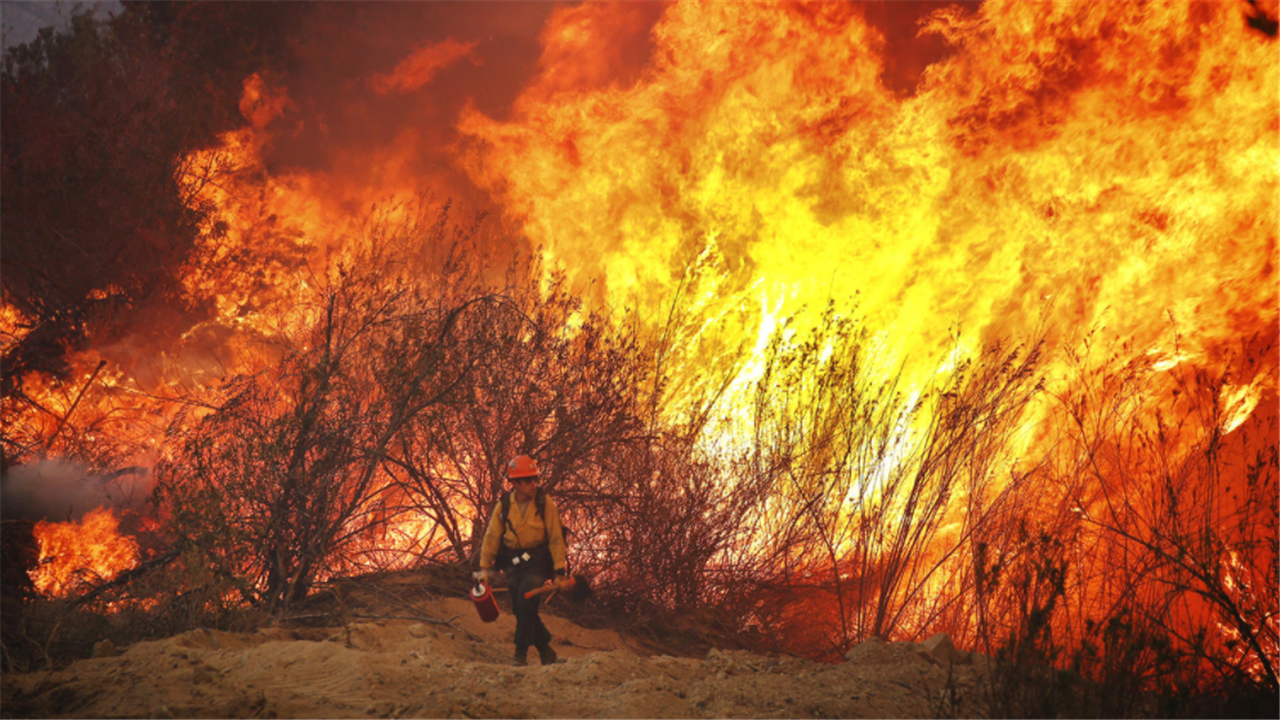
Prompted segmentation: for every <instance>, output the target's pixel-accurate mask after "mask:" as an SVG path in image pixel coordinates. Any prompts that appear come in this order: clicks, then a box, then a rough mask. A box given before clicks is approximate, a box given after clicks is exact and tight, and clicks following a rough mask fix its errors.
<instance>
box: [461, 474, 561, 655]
mask: <svg viewBox="0 0 1280 720" xmlns="http://www.w3.org/2000/svg"><path fill="white" fill-rule="evenodd" d="M507 480H508V481H510V483H511V486H512V491H511V492H509V493H507V494H505V495H503V497H502V499H501V500H500V501H499V502H498V503H497V504H496V505H495V506H494V508H493V515H492V516H491V517H490V518H489V527H488V529H487V530H486V531H485V534H484V541H483V543H482V544H481V546H480V572H479V573H478V575H480V576H481V577H483V578H486V579H487V578H489V577H491V576H492V575H493V573H494V572H495V571H502V572H504V573H505V574H506V578H507V589H508V590H509V594H510V595H511V612H512V614H513V615H515V616H516V635H515V642H516V656H515V664H516V665H527V664H529V661H528V657H529V647H530V646H533V647H536V648H538V658H539V659H540V660H541V661H542V664H543V665H550V664H552V663H554V662H555V661H556V651H555V650H553V649H551V633H550V632H548V631H547V627H546V625H543V624H542V618H540V617H538V605H539V604H540V603H541V602H542V598H541V596H534V597H532V598H526V597H525V593H527V592H530V591H532V590H534V589H537V588H539V587H541V586H543V585H544V584H547V583H549V582H552V579H553V577H554V579H555V580H556V581H560V580H563V579H564V576H565V572H566V562H565V545H564V531H563V530H562V528H561V527H560V516H559V514H558V513H557V512H556V504H555V501H553V500H552V499H551V498H550V497H548V496H547V494H546V491H545V490H543V489H542V488H540V487H539V486H538V465H537V463H535V462H534V461H533V459H532V458H530V457H529V456H528V455H517V456H516V457H515V458H514V459H512V460H511V462H510V463H508V464H507Z"/></svg>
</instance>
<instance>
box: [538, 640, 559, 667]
mask: <svg viewBox="0 0 1280 720" xmlns="http://www.w3.org/2000/svg"><path fill="white" fill-rule="evenodd" d="M538 658H539V659H541V660H542V664H543V665H555V664H556V651H555V650H552V649H551V646H550V645H543V646H542V647H540V648H538Z"/></svg>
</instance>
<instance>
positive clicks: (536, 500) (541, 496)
mask: <svg viewBox="0 0 1280 720" xmlns="http://www.w3.org/2000/svg"><path fill="white" fill-rule="evenodd" d="M514 492H515V491H514V490H508V491H507V492H505V493H503V494H502V526H503V527H507V528H511V534H512V535H515V534H516V526H515V525H513V524H512V523H511V495H512V494H513V493H514ZM533 509H534V510H537V511H538V517H540V518H542V525H543V529H542V533H543V535H544V536H547V535H548V532H549V531H548V530H547V529H546V524H547V492H546V491H545V490H543V489H542V488H538V489H537V491H535V492H534V493H533ZM543 539H544V540H547V539H550V538H549V537H544V538H543Z"/></svg>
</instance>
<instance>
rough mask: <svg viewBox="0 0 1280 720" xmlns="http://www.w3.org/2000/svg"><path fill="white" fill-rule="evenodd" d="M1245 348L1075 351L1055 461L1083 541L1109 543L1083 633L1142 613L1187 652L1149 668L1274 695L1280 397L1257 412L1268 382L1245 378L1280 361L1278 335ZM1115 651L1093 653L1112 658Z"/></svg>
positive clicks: (1096, 571)
mask: <svg viewBox="0 0 1280 720" xmlns="http://www.w3.org/2000/svg"><path fill="white" fill-rule="evenodd" d="M1245 348H1246V349H1245V351H1244V352H1242V353H1240V354H1238V355H1236V356H1235V357H1234V358H1233V357H1227V358H1225V359H1224V362H1223V363H1222V367H1223V368H1225V369H1223V370H1220V371H1213V372H1211V371H1208V370H1206V369H1204V368H1202V367H1195V366H1190V365H1184V364H1179V365H1177V366H1174V367H1173V368H1171V369H1169V370H1168V371H1167V372H1160V371H1157V370H1154V369H1153V368H1152V367H1151V366H1150V365H1149V364H1148V363H1146V362H1141V361H1132V362H1128V363H1124V364H1115V363H1110V362H1108V361H1107V360H1105V359H1101V360H1100V359H1098V358H1095V357H1091V356H1090V355H1089V354H1087V353H1081V354H1078V355H1076V356H1075V357H1074V358H1073V359H1074V361H1075V365H1074V367H1075V374H1074V376H1073V377H1072V378H1071V381H1070V382H1069V383H1067V384H1065V388H1066V389H1065V390H1064V391H1063V392H1062V393H1060V394H1059V395H1058V396H1057V399H1058V402H1059V403H1060V404H1061V408H1062V412H1063V416H1064V417H1065V418H1066V419H1067V421H1068V424H1067V427H1065V428H1064V429H1063V430H1062V434H1061V436H1060V441H1059V443H1058V445H1057V449H1058V456H1057V459H1056V463H1055V472H1056V473H1057V474H1058V477H1059V479H1060V483H1061V485H1062V487H1063V488H1064V490H1065V493H1066V495H1067V497H1069V498H1070V500H1071V503H1072V508H1073V510H1074V512H1075V513H1077V514H1078V515H1079V521H1080V527H1081V537H1080V542H1081V543H1084V544H1085V545H1087V546H1096V547H1098V548H1100V549H1101V550H1102V551H1103V554H1101V555H1099V556H1097V557H1096V562H1097V564H1091V565H1090V566H1088V567H1085V568H1083V569H1082V572H1081V574H1080V577H1079V578H1078V580H1077V587H1076V588H1074V589H1073V592H1074V593H1076V594H1078V595H1080V596H1082V597H1085V598H1089V599H1091V600H1092V602H1091V603H1089V604H1088V605H1085V606H1083V607H1082V608H1081V610H1080V615H1079V616H1077V618H1076V619H1075V624H1076V626H1077V627H1083V628H1084V630H1085V632H1084V633H1083V637H1082V638H1081V642H1082V645H1084V646H1085V647H1092V648H1096V647H1098V646H1099V645H1103V644H1104V643H1103V642H1100V640H1102V639H1103V638H1101V637H1100V636H1103V635H1105V633H1106V632H1107V630H1108V629H1112V630H1113V631H1114V629H1115V628H1116V627H1117V623H1120V625H1121V626H1122V627H1126V628H1127V627H1130V626H1133V625H1136V626H1137V627H1140V628H1144V630H1143V632H1148V633H1155V634H1156V635H1158V637H1159V641H1160V643H1162V644H1163V645H1164V646H1167V648H1165V649H1164V653H1165V654H1171V655H1172V656H1173V657H1175V658H1177V659H1178V662H1177V663H1176V665H1175V666H1174V667H1173V668H1172V669H1171V668H1161V667H1158V666H1155V665H1152V664H1151V663H1150V662H1146V663H1144V665H1143V670H1144V672H1147V673H1149V674H1151V675H1153V676H1158V675H1164V676H1165V680H1166V681H1167V680H1168V679H1176V680H1177V682H1178V683H1179V684H1182V685H1184V686H1186V685H1188V684H1190V685H1191V686H1194V687H1198V688H1200V689H1205V690H1210V691H1212V690H1214V688H1217V687H1241V686H1245V687H1254V688H1256V689H1257V690H1259V691H1262V692H1264V693H1270V694H1271V695H1272V696H1274V695H1275V693H1276V690H1277V675H1276V661H1277V630H1278V629H1280V628H1278V620H1277V615H1278V611H1277V602H1278V600H1277V598H1278V597H1280V594H1278V593H1277V576H1276V572H1275V568H1276V562H1277V554H1276V553H1277V535H1276V532H1277V527H1278V524H1280V523H1278V521H1277V512H1278V511H1277V505H1276V498H1277V496H1278V493H1280V486H1278V485H1277V474H1278V472H1277V438H1276V433H1277V429H1276V415H1275V413H1274V408H1272V409H1271V411H1270V412H1267V411H1265V409H1266V408H1267V407H1268V405H1267V403H1270V405H1274V399H1273V398H1272V399H1271V400H1263V401H1262V403H1260V404H1259V406H1258V412H1253V410H1254V408H1253V407H1252V406H1247V407H1244V408H1243V409H1242V406H1241V405H1240V404H1239V398H1238V395H1239V394H1240V392H1242V391H1243V392H1248V391H1251V390H1260V389H1257V388H1251V387H1250V386H1249V385H1247V383H1250V382H1251V381H1253V382H1255V383H1256V382H1257V380H1256V379H1255V378H1254V377H1253V375H1252V374H1253V373H1257V372H1259V371H1260V372H1262V373H1265V372H1267V371H1266V370H1265V368H1266V367H1268V366H1269V367H1272V368H1274V367H1275V360H1274V356H1275V348H1274V346H1266V345H1261V346H1260V345H1258V344H1246V345H1245ZM1259 363H1261V366H1260V365H1259ZM1250 366H1252V367H1250ZM1237 385H1239V387H1237ZM1246 413H1247V419H1244V415H1245V414H1246ZM1103 658H1106V655H1105V653H1103V654H1102V658H1100V659H1099V660H1097V661H1096V662H1095V665H1097V666H1098V667H1099V668H1100V669H1102V670H1105V668H1106V667H1107V666H1106V665H1105V663H1107V662H1111V660H1110V659H1103ZM1165 684H1170V683H1168V682H1166V683H1165Z"/></svg>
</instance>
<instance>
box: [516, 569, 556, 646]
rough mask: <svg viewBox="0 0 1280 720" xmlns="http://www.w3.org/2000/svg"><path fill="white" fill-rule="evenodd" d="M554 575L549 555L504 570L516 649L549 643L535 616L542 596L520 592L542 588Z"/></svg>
mask: <svg viewBox="0 0 1280 720" xmlns="http://www.w3.org/2000/svg"><path fill="white" fill-rule="evenodd" d="M553 574H554V571H553V570H552V565H551V558H550V556H547V557H542V558H536V559H535V560H534V561H533V562H529V563H523V564H520V565H517V566H515V567H513V568H511V569H509V570H507V588H508V590H510V593H511V613H512V614H513V615H515V616H516V649H517V650H523V649H525V648H528V647H529V646H530V645H533V646H536V647H540V648H544V647H546V646H547V645H548V644H549V643H550V642H551V633H550V632H548V631H547V626H546V625H543V624H542V618H540V617H538V606H539V605H541V604H542V598H543V596H542V595H538V596H536V597H532V598H529V599H528V600H526V599H525V597H524V594H525V593H527V592H529V591H530V590H533V589H534V588H539V587H542V585H543V583H545V582H546V581H547V580H550V579H551V576H552V575H553Z"/></svg>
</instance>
